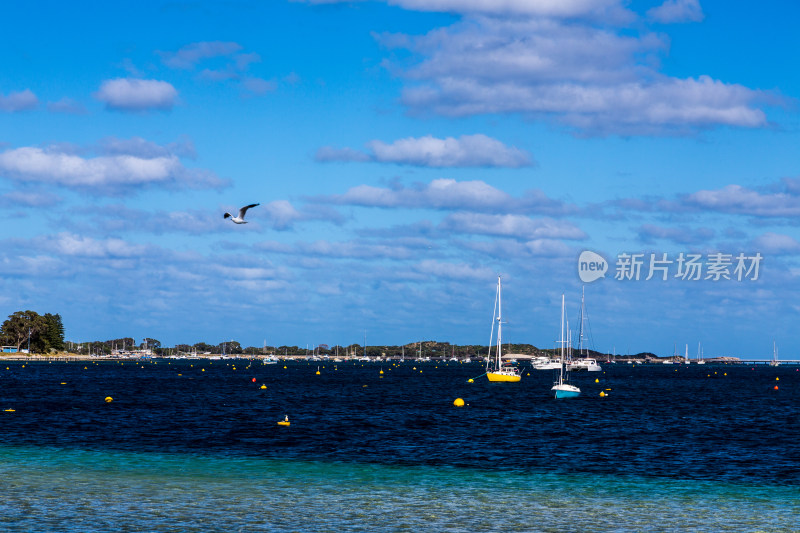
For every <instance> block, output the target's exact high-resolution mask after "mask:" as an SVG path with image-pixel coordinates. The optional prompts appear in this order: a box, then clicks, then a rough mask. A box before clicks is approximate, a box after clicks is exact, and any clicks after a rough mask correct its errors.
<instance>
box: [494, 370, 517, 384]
mask: <svg viewBox="0 0 800 533" xmlns="http://www.w3.org/2000/svg"><path fill="white" fill-rule="evenodd" d="M486 377H487V378H489V381H493V382H502V383H514V382H517V381H519V380H520V379H522V376H520V375H519V374H511V373H508V374H506V373H505V372H487V373H486Z"/></svg>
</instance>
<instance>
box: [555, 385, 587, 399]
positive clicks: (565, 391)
mask: <svg viewBox="0 0 800 533" xmlns="http://www.w3.org/2000/svg"><path fill="white" fill-rule="evenodd" d="M550 390H551V391H553V392H554V393H555V395H556V398H576V397H578V396H580V394H581V390H580V389H579V388H578V387H576V386H574V385H566V384H564V385H553V388H552V389H550Z"/></svg>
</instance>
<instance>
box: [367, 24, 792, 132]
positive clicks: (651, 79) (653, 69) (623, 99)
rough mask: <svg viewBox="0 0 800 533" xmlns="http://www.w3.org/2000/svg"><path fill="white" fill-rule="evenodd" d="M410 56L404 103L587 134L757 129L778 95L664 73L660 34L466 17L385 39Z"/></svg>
mask: <svg viewBox="0 0 800 533" xmlns="http://www.w3.org/2000/svg"><path fill="white" fill-rule="evenodd" d="M379 40H380V41H381V42H382V44H384V45H385V46H387V47H389V48H407V49H409V50H410V51H411V52H413V53H414V54H416V58H417V61H416V63H415V64H413V66H412V67H410V68H400V67H398V66H396V65H394V64H392V63H390V62H388V61H387V62H385V65H386V66H387V68H389V69H390V70H391V71H392V72H393V73H394V74H396V75H398V76H401V77H404V78H406V79H407V80H409V84H408V85H407V86H406V88H405V89H404V90H403V94H402V101H403V102H404V103H405V104H406V105H407V106H408V107H409V108H410V109H411V110H412V111H413V112H416V113H431V112H433V113H436V114H440V115H446V116H455V117H461V116H470V115H476V114H495V113H522V114H525V115H527V116H529V117H531V118H540V119H550V120H556V121H558V122H561V123H563V124H565V125H567V126H570V127H572V128H575V129H576V130H577V131H579V132H581V133H589V134H626V135H627V134H663V133H686V132H692V131H695V130H697V129H700V128H708V127H715V126H735V127H746V128H755V127H764V126H766V125H767V120H766V116H765V113H764V111H763V110H762V109H761V108H760V106H761V105H763V104H766V103H772V102H771V101H777V100H778V97H777V96H774V95H771V94H769V93H764V92H761V91H757V90H753V89H749V88H747V87H744V86H741V85H737V84H730V83H725V82H723V81H720V80H715V79H712V78H710V77H708V76H698V77H689V78H685V79H681V78H674V77H669V76H666V75H663V74H661V73H659V72H658V71H657V66H658V64H659V61H660V59H661V55H662V54H664V53H665V52H666V51H667V50H668V47H669V42H668V40H667V39H666V38H665V37H664V36H660V35H656V34H653V33H648V32H646V31H644V32H642V33H641V34H640V35H636V34H631V33H630V32H625V33H623V32H622V31H617V30H615V29H614V28H610V27H607V26H604V27H596V26H594V25H591V24H587V23H581V22H572V23H565V22H564V21H560V20H557V19H546V18H541V17H533V16H531V17H524V16H520V17H513V18H495V17H487V16H472V17H468V18H466V19H464V20H462V21H460V22H457V23H455V24H453V25H451V26H448V27H445V28H438V29H435V30H433V31H431V32H429V33H428V34H426V35H423V36H402V35H401V36H396V35H388V36H387V35H383V36H380V37H379Z"/></svg>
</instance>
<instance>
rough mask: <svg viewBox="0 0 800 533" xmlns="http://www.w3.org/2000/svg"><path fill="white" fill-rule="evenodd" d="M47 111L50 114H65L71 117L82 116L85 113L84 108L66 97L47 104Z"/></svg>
mask: <svg viewBox="0 0 800 533" xmlns="http://www.w3.org/2000/svg"><path fill="white" fill-rule="evenodd" d="M47 110H48V111H50V112H51V113H67V114H71V115H84V114H86V113H87V111H86V107H85V106H84V105H83V104H81V103H80V102H76V101H75V100H73V99H71V98H66V97H64V98H62V99H61V100H59V101H58V102H48V103H47Z"/></svg>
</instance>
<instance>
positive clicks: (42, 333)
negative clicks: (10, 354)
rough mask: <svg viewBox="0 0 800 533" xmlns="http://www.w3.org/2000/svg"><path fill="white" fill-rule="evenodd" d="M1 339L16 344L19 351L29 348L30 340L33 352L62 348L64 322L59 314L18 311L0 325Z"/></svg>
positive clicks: (10, 344) (6, 342)
mask: <svg viewBox="0 0 800 533" xmlns="http://www.w3.org/2000/svg"><path fill="white" fill-rule="evenodd" d="M0 339H2V342H3V344H6V345H9V346H16V348H17V351H20V349H21V348H23V347H25V348H27V347H28V341H29V340H30V348H31V351H32V352H40V353H45V352H48V351H50V350H51V349H53V350H61V349H63V348H64V324H63V323H62V322H61V315H58V314H55V315H53V314H50V313H47V314H45V315H40V314H39V313H37V312H36V311H30V310H28V311H17V312H16V313H14V314H11V315H9V317H8V318H7V319H6V321H5V322H3V325H2V326H0Z"/></svg>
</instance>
